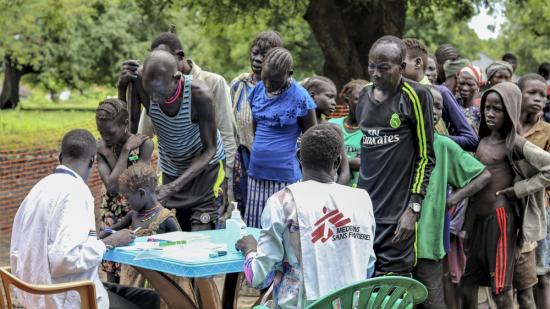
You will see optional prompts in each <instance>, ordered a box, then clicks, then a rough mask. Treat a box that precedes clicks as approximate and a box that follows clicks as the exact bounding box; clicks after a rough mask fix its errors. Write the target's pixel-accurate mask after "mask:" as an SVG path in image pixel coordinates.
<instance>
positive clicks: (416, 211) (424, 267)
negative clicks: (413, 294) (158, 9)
mask: <svg viewBox="0 0 550 309" xmlns="http://www.w3.org/2000/svg"><path fill="white" fill-rule="evenodd" d="M249 56H250V58H249V61H250V68H251V72H246V73H243V74H240V75H239V76H238V77H236V78H235V79H234V80H233V81H232V82H231V83H230V84H227V83H226V81H225V80H224V78H223V77H222V76H220V75H218V74H215V73H211V72H207V71H204V70H202V69H201V68H200V67H199V66H198V65H197V64H196V63H195V62H193V61H192V60H190V59H188V58H187V57H186V55H185V50H184V48H183V44H182V43H181V41H180V40H179V38H178V37H177V36H176V35H175V34H174V33H172V32H166V33H162V34H160V35H158V36H157V37H156V38H155V39H154V40H153V42H152V44H151V47H150V53H149V54H148V56H147V58H146V59H145V61H144V62H143V65H141V64H140V62H138V61H135V60H127V61H125V62H124V64H123V66H122V71H121V73H120V76H119V79H118V82H117V88H118V94H119V95H118V98H107V99H105V100H104V101H102V102H101V103H100V105H99V107H98V108H97V111H96V123H97V129H98V131H99V133H100V135H101V136H100V139H99V140H98V141H97V143H96V141H95V139H94V137H93V136H92V135H91V134H90V133H89V132H87V131H85V130H73V131H71V132H69V133H67V134H66V135H65V136H64V138H63V141H62V145H61V154H60V158H59V159H60V165H59V166H58V167H57V168H56V169H55V171H54V173H53V174H52V175H49V176H47V177H46V178H44V179H43V180H41V181H40V182H39V183H38V184H37V185H36V186H35V187H33V189H32V190H31V192H30V193H29V195H28V196H27V198H26V199H25V200H24V201H23V203H22V204H21V206H20V208H19V210H18V212H17V215H16V217H15V220H14V224H13V232H12V243H11V251H10V260H11V266H12V271H13V273H14V274H15V275H16V276H18V277H20V278H21V279H23V280H25V281H27V282H31V283H35V284H49V283H58V282H67V281H74V280H79V279H90V280H93V281H94V283H95V286H96V293H97V296H98V306H99V308H158V307H159V304H160V299H159V296H158V295H157V294H156V293H155V292H154V291H152V290H150V289H145V281H144V279H143V278H142V277H141V276H140V275H139V274H138V273H136V272H135V271H133V270H132V269H131V268H130V267H125V266H121V265H118V264H115V263H112V262H106V261H104V262H102V261H101V260H102V259H101V258H102V256H103V254H104V253H105V252H106V250H110V249H111V248H113V247H117V246H124V245H127V244H128V243H130V242H131V241H132V240H133V239H134V238H135V237H136V236H145V235H152V234H158V233H167V232H171V231H180V230H183V231H200V230H208V229H215V228H223V226H224V220H225V219H226V218H227V217H228V213H231V211H232V210H233V209H232V205H233V203H230V202H236V203H235V204H236V205H237V207H238V210H239V211H240V212H241V214H242V216H243V218H244V221H245V222H246V224H247V226H249V227H255V228H260V229H261V234H260V237H259V238H258V239H255V238H254V237H252V236H244V237H243V238H242V239H240V240H239V241H238V242H237V243H236V244H235V248H236V249H238V250H240V251H242V253H243V255H244V266H243V267H244V274H245V278H246V281H247V283H248V284H249V285H250V286H252V287H253V288H256V289H266V288H268V287H269V286H270V285H274V286H275V289H274V293H273V301H274V303H275V305H276V306H277V308H303V307H305V306H306V305H308V304H310V303H312V302H313V301H315V300H317V299H319V298H321V297H323V296H324V295H327V294H329V293H331V292H333V291H335V290H337V289H339V288H342V287H344V286H347V285H349V284H351V283H355V282H358V281H361V280H364V279H367V278H371V277H375V276H385V275H398V276H407V277H412V278H415V279H417V280H418V281H420V282H421V283H423V284H424V285H425V286H426V287H427V289H428V298H427V299H426V301H425V302H424V303H423V304H421V305H419V307H420V308H476V307H477V303H478V300H477V295H478V287H479V286H487V287H490V290H491V292H492V293H491V298H492V300H493V301H494V302H495V304H496V305H497V307H498V308H512V307H513V304H514V302H517V303H518V304H519V307H520V308H535V307H536V308H550V230H549V229H550V228H549V226H548V220H547V216H548V212H549V211H550V209H549V208H548V206H549V205H548V202H549V198H548V194H547V191H546V188H547V187H549V186H550V124H548V123H547V122H545V120H546V121H548V120H549V119H548V118H549V116H550V115H549V112H550V111H548V109H547V108H548V103H547V102H548V95H549V94H550V92H549V91H548V89H549V86H548V85H549V84H550V76H549V72H550V64H542V65H541V66H540V68H539V72H538V74H535V73H530V74H526V75H524V76H522V77H520V78H517V77H516V75H514V72H515V70H516V68H517V65H518V60H517V58H516V57H515V56H514V55H512V54H506V55H505V56H504V57H503V59H502V61H496V62H494V63H492V64H491V65H489V66H488V67H487V68H486V69H485V72H483V71H482V70H481V69H480V68H478V67H477V66H475V65H473V64H472V63H471V62H470V61H469V60H468V59H465V58H463V57H461V55H460V52H459V50H458V49H457V48H456V47H455V46H452V45H450V44H443V45H441V46H439V47H438V49H437V50H436V51H435V53H434V54H430V53H429V52H428V50H427V48H426V47H425V45H424V44H423V43H422V41H421V40H419V39H412V38H408V39H399V38H397V37H393V36H384V37H381V38H379V39H378V40H377V41H376V42H375V43H374V44H373V45H372V47H371V49H370V52H369V55H368V59H369V62H368V73H369V79H370V81H367V80H361V79H352V78H357V77H351V76H350V81H349V83H347V84H346V85H344V86H343V87H342V89H341V91H340V92H339V93H338V91H337V87H336V85H335V84H334V83H333V82H332V81H331V80H330V79H329V78H327V77H324V76H311V77H309V78H306V79H305V80H303V81H297V80H295V79H294V78H293V76H294V70H295V69H297V68H295V67H294V63H293V58H292V55H291V52H290V51H289V50H287V49H285V48H284V42H283V39H282V37H281V36H280V34H278V33H277V32H274V31H265V32H261V33H259V34H258V35H257V36H256V38H255V39H254V40H253V41H252V43H251V46H250V50H249ZM484 73H485V74H484ZM337 101H340V102H341V104H345V106H346V107H347V109H348V113H347V115H346V116H345V117H342V118H331V115H332V113H333V112H334V111H335V109H336V106H337ZM154 135H156V136H157V140H158V170H155V169H153V168H152V167H151V160H152V157H153V153H154V147H155V146H154V143H153V141H152V137H153V136H154ZM95 161H97V166H98V171H99V175H100V177H101V180H102V181H103V183H104V185H105V194H104V196H103V198H102V202H101V207H100V215H101V218H100V219H101V220H100V221H101V226H100V227H99V229H98V230H97V231H96V226H95V215H94V209H93V205H94V203H93V197H92V196H91V193H90V191H89V189H88V188H87V187H86V185H85V182H86V180H87V179H88V177H89V175H90V172H91V170H92V166H93V164H94V162H95ZM134 231H137V232H134ZM29 243H31V244H33V245H32V246H29V245H28V244H29ZM99 267H102V268H103V270H104V271H105V272H106V273H107V280H108V281H109V282H105V283H102V282H101V281H100V280H99V277H98V268H99ZM174 280H176V281H177V280H178V279H177V278H174ZM514 295H515V296H514ZM16 296H17V298H18V300H19V301H20V302H21V303H22V304H23V305H25V306H27V307H32V308H38V307H45V308H77V307H79V298H78V296H77V295H76V294H75V293H73V292H69V293H65V294H57V295H54V296H36V295H28V294H24V293H20V292H18V293H16Z"/></svg>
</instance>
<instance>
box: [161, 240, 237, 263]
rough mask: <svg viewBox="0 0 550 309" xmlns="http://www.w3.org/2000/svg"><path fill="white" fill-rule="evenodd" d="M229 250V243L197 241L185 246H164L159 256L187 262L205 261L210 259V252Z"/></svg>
mask: <svg viewBox="0 0 550 309" xmlns="http://www.w3.org/2000/svg"><path fill="white" fill-rule="evenodd" d="M216 250H221V251H227V244H215V243H211V242H197V243H191V244H186V245H183V246H169V247H164V248H163V250H162V251H161V252H160V255H159V257H160V258H164V259H167V260H172V261H177V262H185V263H204V262H207V261H208V260H209V259H210V256H209V254H210V253H212V252H214V251H216Z"/></svg>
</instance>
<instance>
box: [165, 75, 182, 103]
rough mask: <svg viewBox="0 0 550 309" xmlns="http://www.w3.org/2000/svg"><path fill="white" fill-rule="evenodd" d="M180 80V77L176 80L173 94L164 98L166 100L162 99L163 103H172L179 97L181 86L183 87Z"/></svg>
mask: <svg viewBox="0 0 550 309" xmlns="http://www.w3.org/2000/svg"><path fill="white" fill-rule="evenodd" d="M182 84H183V83H182V81H181V79H179V80H178V87H177V88H176V93H174V95H173V96H171V97H170V98H168V99H166V101H164V104H172V103H174V102H176V101H177V100H178V99H179V97H180V94H181V88H182V87H183V86H182Z"/></svg>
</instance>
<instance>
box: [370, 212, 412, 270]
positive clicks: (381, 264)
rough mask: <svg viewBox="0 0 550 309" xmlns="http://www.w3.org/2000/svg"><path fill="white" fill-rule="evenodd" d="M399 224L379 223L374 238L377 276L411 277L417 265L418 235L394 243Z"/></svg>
mask: <svg viewBox="0 0 550 309" xmlns="http://www.w3.org/2000/svg"><path fill="white" fill-rule="evenodd" d="M396 228H397V224H387V223H377V224H376V233H375V236H374V252H375V253H376V263H375V269H376V275H389V274H396V275H409V276H410V275H411V274H412V271H413V267H414V266H415V265H416V233H415V234H414V235H413V236H412V237H411V238H409V239H407V240H404V241H401V242H398V243H393V242H392V239H393V237H395V234H394V233H395V230H396Z"/></svg>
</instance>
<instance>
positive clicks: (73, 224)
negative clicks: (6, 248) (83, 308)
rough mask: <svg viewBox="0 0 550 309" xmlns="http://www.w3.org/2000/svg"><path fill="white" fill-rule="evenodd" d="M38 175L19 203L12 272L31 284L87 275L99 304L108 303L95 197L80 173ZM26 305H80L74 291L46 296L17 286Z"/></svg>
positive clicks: (103, 250) (55, 281) (13, 244)
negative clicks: (101, 269) (100, 269)
mask: <svg viewBox="0 0 550 309" xmlns="http://www.w3.org/2000/svg"><path fill="white" fill-rule="evenodd" d="M56 170H64V171H66V172H65V173H54V174H51V175H49V176H47V177H45V178H43V179H42V180H40V181H39V182H38V183H37V184H36V185H35V186H34V187H33V188H32V189H31V191H30V192H29V194H28V195H27V197H26V198H25V200H24V201H23V203H22V204H21V206H20V207H19V209H18V211H17V214H16V215H15V219H14V222H13V230H12V237H11V248H10V263H11V269H12V273H13V274H14V275H15V276H17V277H18V278H20V279H22V280H23V281H25V282H28V283H32V284H56V283H64V282H72V281H78V280H91V281H93V282H94V284H95V288H96V297H97V304H98V308H100V309H103V308H105V309H106V308H108V307H109V298H108V296H107V291H106V290H105V288H104V287H103V284H102V283H101V281H100V280H99V276H98V266H99V264H100V263H101V260H102V257H103V254H104V253H105V250H106V248H105V245H104V243H103V242H102V241H100V240H98V239H97V236H96V230H95V214H94V198H93V196H92V194H91V192H90V189H89V188H88V186H87V185H86V183H85V182H84V181H83V180H82V178H81V177H80V176H79V175H78V174H76V173H75V172H74V171H72V170H70V169H69V168H67V167H65V166H62V165H61V166H58V167H57V169H56ZM15 296H16V298H17V299H18V300H19V301H20V302H21V303H22V304H23V305H24V306H25V307H26V308H80V297H79V295H78V293H77V292H75V291H70V292H68V293H62V294H55V295H50V296H42V295H32V294H28V293H23V292H22V291H20V290H18V289H15Z"/></svg>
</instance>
